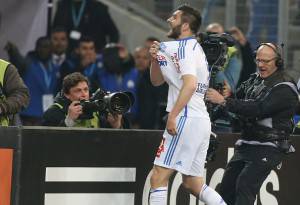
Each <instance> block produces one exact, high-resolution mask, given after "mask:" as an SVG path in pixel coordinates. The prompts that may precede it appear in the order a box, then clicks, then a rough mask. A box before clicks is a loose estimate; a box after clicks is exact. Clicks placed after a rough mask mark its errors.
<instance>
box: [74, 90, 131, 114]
mask: <svg viewBox="0 0 300 205" xmlns="http://www.w3.org/2000/svg"><path fill="white" fill-rule="evenodd" d="M134 101H135V100H134V96H133V94H132V93H131V92H115V93H110V92H106V91H104V90H102V89H100V88H99V89H98V90H97V91H96V92H95V93H94V94H93V95H92V97H91V98H90V99H89V100H82V101H80V105H81V106H82V111H83V114H81V115H80V116H79V119H91V118H93V113H94V112H99V113H100V114H108V113H111V114H113V115H114V114H121V115H122V114H125V113H126V112H128V110H129V109H130V108H131V106H132V105H133V103H134Z"/></svg>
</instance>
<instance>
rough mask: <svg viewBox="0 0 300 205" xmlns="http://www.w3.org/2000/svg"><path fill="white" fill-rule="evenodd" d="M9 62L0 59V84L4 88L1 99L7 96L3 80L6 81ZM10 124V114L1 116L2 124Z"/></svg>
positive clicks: (0, 123) (0, 122)
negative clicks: (4, 92)
mask: <svg viewBox="0 0 300 205" xmlns="http://www.w3.org/2000/svg"><path fill="white" fill-rule="evenodd" d="M9 64H10V63H9V62H6V61H4V60H1V59H0V86H1V89H2V95H0V101H2V100H3V99H5V96H4V94H3V81H4V74H5V71H6V69H7V66H8V65H9ZM8 125H9V119H8V116H1V117H0V126H8Z"/></svg>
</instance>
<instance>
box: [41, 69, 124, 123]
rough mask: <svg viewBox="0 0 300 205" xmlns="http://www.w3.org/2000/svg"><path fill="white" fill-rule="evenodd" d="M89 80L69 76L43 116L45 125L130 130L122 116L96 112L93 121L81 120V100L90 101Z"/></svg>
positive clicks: (72, 75) (76, 73) (76, 74)
mask: <svg viewBox="0 0 300 205" xmlns="http://www.w3.org/2000/svg"><path fill="white" fill-rule="evenodd" d="M89 99H90V95H89V87H88V80H87V78H86V77H85V76H83V75H82V74H80V73H79V72H75V73H72V74H69V75H67V76H66V77H65V78H64V80H63V87H62V92H61V94H59V95H58V96H57V97H56V98H55V103H54V104H53V105H52V106H50V108H49V109H48V110H46V112H45V113H44V116H43V125H45V126H61V127H86V128H100V127H101V128H117V129H120V128H129V123H128V121H126V120H125V119H124V118H123V116H122V115H115V114H111V113H108V114H107V115H103V113H99V112H94V113H93V116H91V119H85V118H84V119H81V117H80V116H81V115H82V114H84V113H83V109H82V106H81V105H80V101H81V100H89Z"/></svg>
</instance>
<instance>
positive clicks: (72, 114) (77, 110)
mask: <svg viewBox="0 0 300 205" xmlns="http://www.w3.org/2000/svg"><path fill="white" fill-rule="evenodd" d="M81 114H82V106H81V105H80V102H79V101H73V102H72V103H71V104H70V106H69V108H68V115H67V118H69V119H71V120H73V121H74V120H76V119H78V117H79V115H81Z"/></svg>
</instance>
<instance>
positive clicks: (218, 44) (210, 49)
mask: <svg viewBox="0 0 300 205" xmlns="http://www.w3.org/2000/svg"><path fill="white" fill-rule="evenodd" d="M197 39H198V42H199V43H200V45H201V46H202V48H203V51H204V53H205V55H206V58H207V62H208V65H209V67H210V69H211V71H218V70H222V69H223V66H224V64H225V62H226V60H227V51H228V47H231V46H234V44H235V40H234V38H233V37H232V36H231V35H230V34H227V33H222V34H216V33H198V34H197Z"/></svg>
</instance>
